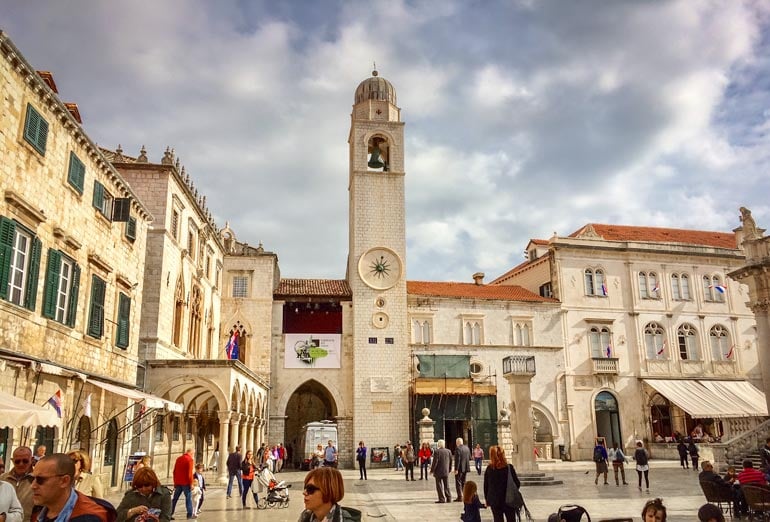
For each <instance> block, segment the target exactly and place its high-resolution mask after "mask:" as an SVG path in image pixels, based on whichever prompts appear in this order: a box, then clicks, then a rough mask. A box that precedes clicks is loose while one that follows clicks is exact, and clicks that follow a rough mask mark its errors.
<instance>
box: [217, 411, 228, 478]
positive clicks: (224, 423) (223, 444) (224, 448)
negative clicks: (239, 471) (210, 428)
mask: <svg viewBox="0 0 770 522" xmlns="http://www.w3.org/2000/svg"><path fill="white" fill-rule="evenodd" d="M218 417H219V462H217V471H218V476H217V482H219V483H220V484H222V483H224V484H227V456H228V455H229V454H230V446H229V445H228V440H227V439H228V438H229V437H230V412H229V411H220V412H219V413H218Z"/></svg>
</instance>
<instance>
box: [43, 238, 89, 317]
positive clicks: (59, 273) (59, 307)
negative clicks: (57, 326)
mask: <svg viewBox="0 0 770 522" xmlns="http://www.w3.org/2000/svg"><path fill="white" fill-rule="evenodd" d="M79 283H80V271H79V269H78V267H77V264H76V263H75V261H73V260H72V259H70V258H69V257H67V256H66V255H65V254H64V253H63V252H61V251H60V250H54V249H49V250H48V262H47V264H46V270H45V289H44V291H43V316H44V317H47V318H49V319H53V320H55V321H58V322H60V323H62V324H66V325H67V326H74V325H75V321H74V317H73V315H74V313H75V306H73V300H74V301H77V286H78V284H79ZM73 293H74V297H73Z"/></svg>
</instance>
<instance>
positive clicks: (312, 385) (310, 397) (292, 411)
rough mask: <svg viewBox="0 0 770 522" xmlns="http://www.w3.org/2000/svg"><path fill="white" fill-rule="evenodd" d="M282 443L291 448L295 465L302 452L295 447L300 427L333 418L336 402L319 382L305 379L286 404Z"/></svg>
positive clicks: (335, 413) (293, 464)
mask: <svg viewBox="0 0 770 522" xmlns="http://www.w3.org/2000/svg"><path fill="white" fill-rule="evenodd" d="M285 415H286V425H285V428H284V440H283V441H276V442H283V443H284V445H285V446H286V447H287V448H289V447H291V449H292V462H291V465H292V466H294V467H297V466H298V464H299V462H300V459H301V458H302V457H303V452H302V451H301V449H300V448H298V447H297V445H298V443H299V441H300V436H301V433H302V427H303V426H304V425H305V424H307V423H308V422H315V421H322V420H334V418H335V417H336V416H337V404H336V402H335V401H334V398H333V397H332V394H331V393H330V392H329V390H328V389H327V388H326V387H325V386H324V385H323V384H321V383H320V382H318V381H315V380H310V381H307V382H306V383H304V384H302V385H301V386H300V387H299V388H297V389H296V390H295V391H294V393H293V394H292V396H291V397H290V398H289V402H288V403H287V404H286V413H285Z"/></svg>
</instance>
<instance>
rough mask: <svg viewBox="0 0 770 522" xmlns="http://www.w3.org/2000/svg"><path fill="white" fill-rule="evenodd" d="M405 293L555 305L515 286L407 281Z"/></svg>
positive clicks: (549, 299)
mask: <svg viewBox="0 0 770 522" xmlns="http://www.w3.org/2000/svg"><path fill="white" fill-rule="evenodd" d="M406 292H407V294H411V295H427V296H434V297H457V298H470V299H497V300H502V301H528V302H533V301H537V302H543V303H556V302H558V301H557V300H556V299H552V298H549V297H541V296H539V295H538V294H535V293H532V292H530V291H529V290H525V289H524V288H522V287H520V286H516V285H495V286H491V285H477V284H475V283H453V282H435V281H407V282H406Z"/></svg>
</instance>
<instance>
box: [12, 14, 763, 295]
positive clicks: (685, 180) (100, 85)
mask: <svg viewBox="0 0 770 522" xmlns="http://www.w3.org/2000/svg"><path fill="white" fill-rule="evenodd" d="M2 4H3V5H0V29H2V30H3V31H5V32H6V33H7V34H8V36H9V37H10V38H11V40H12V41H13V42H14V43H15V45H16V46H17V47H18V48H19V49H20V50H21V52H22V54H23V55H24V56H25V58H26V59H27V61H29V62H30V63H31V64H32V66H33V67H35V68H36V69H38V70H49V71H51V72H53V74H54V79H55V81H56V84H57V87H58V89H59V94H60V97H61V98H62V100H63V101H66V102H76V103H77V104H78V106H79V108H80V113H81V115H82V117H83V126H84V129H85V131H86V132H87V133H88V135H89V136H90V137H91V138H92V139H93V140H94V141H96V142H97V143H98V144H99V145H101V146H103V147H107V148H110V149H114V148H116V147H117V146H118V144H120V145H121V146H122V148H123V151H124V153H125V154H127V155H132V156H136V155H138V153H139V150H140V148H141V147H142V146H143V145H144V146H145V147H146V149H147V153H148V156H149V158H150V161H154V162H160V159H161V157H162V155H163V151H164V150H165V148H166V147H167V146H170V147H172V148H173V149H174V150H175V151H176V154H177V156H178V157H179V158H180V161H181V163H182V165H184V167H185V169H186V171H187V173H189V174H190V176H191V178H192V180H193V182H194V183H195V186H196V187H197V188H198V189H199V191H200V192H201V193H202V194H204V195H206V197H207V203H208V206H209V208H210V210H211V212H212V214H213V215H214V218H215V220H216V222H217V224H218V225H219V226H220V227H223V226H224V225H225V222H229V223H230V226H231V227H232V228H233V229H234V231H235V233H236V236H237V238H238V240H240V241H243V242H247V243H249V244H250V245H257V244H258V243H259V242H262V243H263V245H264V248H265V249H266V250H268V251H272V252H275V253H276V254H277V255H278V259H279V264H280V269H281V275H282V277H290V278H332V279H342V278H344V277H345V270H346V263H347V251H348V224H347V223H348V190H347V183H348V145H347V138H348V131H349V129H350V113H351V109H352V104H353V95H354V92H355V89H356V87H357V85H358V84H359V83H360V82H361V81H363V80H365V79H366V78H368V77H370V76H371V71H372V67H373V65H372V64H373V62H376V66H377V69H378V71H379V75H380V76H382V77H384V78H386V79H387V80H389V81H390V82H391V83H392V84H393V85H394V86H395V88H396V92H397V96H398V105H399V107H400V108H401V118H402V121H404V122H405V123H406V127H405V136H406V138H405V139H406V143H405V170H406V177H405V183H406V219H407V224H406V234H407V253H406V264H407V278H408V279H409V280H429V281H465V282H472V279H471V275H472V274H473V273H474V272H484V273H485V274H486V276H487V277H486V281H490V280H492V279H493V278H494V277H496V276H499V275H501V274H502V273H504V272H505V271H506V270H508V269H510V268H511V267H513V266H515V265H517V264H519V263H520V262H521V261H523V251H524V248H525V247H526V245H527V242H528V241H529V239H530V238H543V239H547V238H549V237H551V236H552V235H553V234H554V232H555V233H556V234H557V235H560V236H565V235H568V234H570V233H571V232H573V231H575V230H577V229H578V228H580V227H581V226H582V225H584V224H585V223H590V222H593V223H611V224H623V225H640V226H661V227H674V228H695V229H700V230H718V231H730V230H732V229H734V228H735V227H737V226H739V225H740V222H739V218H738V217H739V212H738V208H739V207H740V206H746V207H748V208H750V209H751V210H752V212H753V216H754V218H755V220H756V222H757V225H758V226H760V227H763V226H764V227H767V228H770V198H769V197H768V196H769V195H770V146H769V145H770V30H769V29H770V0H755V1H748V0H746V1H739V0H723V1H720V0H703V1H698V2H693V1H692V0H683V1H647V0H627V1H623V0H612V1H589V0H574V1H562V0H507V1H496V0H488V1H481V0H479V1H476V0H457V1H456V0H436V1H433V0H426V1H404V0H388V1H387V2H383V1H379V2H369V1H332V0H328V1H327V0H317V1H312V0H305V1H283V2H274V1H271V0H264V1H258V0H255V1H249V0H240V1H233V0H217V1H216V2H211V1H205V0H185V1H182V0H178V1H177V0H167V1H160V2H159V1H157V0H152V1H149V0H135V1H132V2H105V1H103V0H71V1H67V2H58V1H54V0H50V1H40V0H29V1H25V2H12V1H10V0H6V1H4V2H2Z"/></svg>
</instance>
